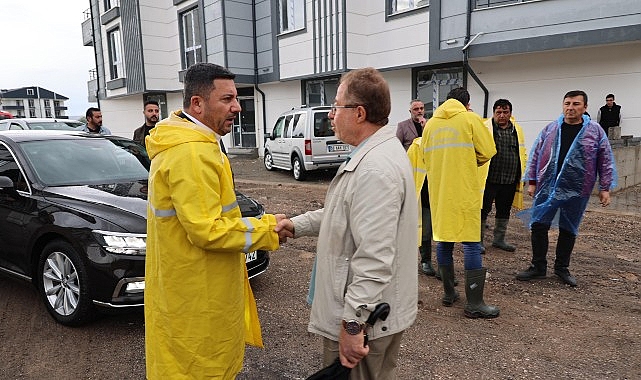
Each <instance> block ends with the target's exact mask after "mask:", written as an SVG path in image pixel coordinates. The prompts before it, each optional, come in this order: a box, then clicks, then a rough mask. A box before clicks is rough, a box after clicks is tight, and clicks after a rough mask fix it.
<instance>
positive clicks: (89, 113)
mask: <svg viewBox="0 0 641 380" xmlns="http://www.w3.org/2000/svg"><path fill="white" fill-rule="evenodd" d="M94 112H100V108H96V107H89V108H87V112H85V118H86V119H89V118H92V117H93V113H94Z"/></svg>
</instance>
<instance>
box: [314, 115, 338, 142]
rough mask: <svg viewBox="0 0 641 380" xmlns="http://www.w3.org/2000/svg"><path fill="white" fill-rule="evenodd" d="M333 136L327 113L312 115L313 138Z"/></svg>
mask: <svg viewBox="0 0 641 380" xmlns="http://www.w3.org/2000/svg"><path fill="white" fill-rule="evenodd" d="M331 136H334V131H333V130H332V124H331V122H330V120H329V118H328V117H327V112H316V113H314V137H331Z"/></svg>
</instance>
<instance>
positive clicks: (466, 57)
mask: <svg viewBox="0 0 641 380" xmlns="http://www.w3.org/2000/svg"><path fill="white" fill-rule="evenodd" d="M472 2H473V0H468V2H467V15H466V16H467V30H466V33H465V45H464V46H463V48H462V49H461V50H462V51H463V71H464V75H463V87H465V88H467V76H468V74H469V75H470V76H471V77H472V78H473V79H474V81H475V82H476V84H478V85H479V87H481V90H483V94H484V96H483V98H484V99H483V118H487V115H488V105H489V104H488V103H489V97H490V92H489V91H488V89H487V87H485V85H484V84H483V82H481V79H480V78H479V77H478V76H477V75H476V73H475V72H474V70H472V67H471V66H470V62H469V48H470V45H471V44H472V42H474V40H476V39H477V38H478V37H480V36H481V35H483V32H478V33H476V35H474V37H472V38H470V35H471V33H472Z"/></svg>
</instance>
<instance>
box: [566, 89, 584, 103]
mask: <svg viewBox="0 0 641 380" xmlns="http://www.w3.org/2000/svg"><path fill="white" fill-rule="evenodd" d="M576 96H582V97H583V103H584V104H585V105H588V94H586V93H585V91H581V90H573V91H568V93H567V94H565V96H564V97H563V99H564V100H565V99H566V98H574V97H576Z"/></svg>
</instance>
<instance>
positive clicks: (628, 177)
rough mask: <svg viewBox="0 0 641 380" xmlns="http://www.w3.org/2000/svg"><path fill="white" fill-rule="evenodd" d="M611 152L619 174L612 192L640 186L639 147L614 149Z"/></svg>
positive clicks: (640, 152) (640, 164)
mask: <svg viewBox="0 0 641 380" xmlns="http://www.w3.org/2000/svg"><path fill="white" fill-rule="evenodd" d="M612 151H613V153H614V159H615V160H616V163H617V172H618V174H619V183H618V186H617V187H616V189H614V191H618V190H623V189H625V188H628V187H631V186H635V185H638V184H640V183H641V145H635V146H623V147H616V148H613V149H612Z"/></svg>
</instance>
